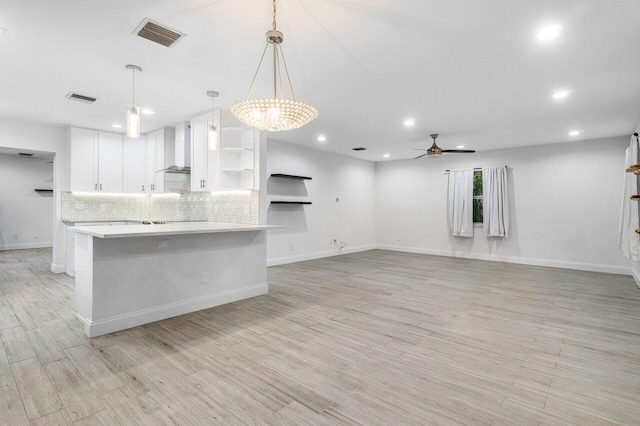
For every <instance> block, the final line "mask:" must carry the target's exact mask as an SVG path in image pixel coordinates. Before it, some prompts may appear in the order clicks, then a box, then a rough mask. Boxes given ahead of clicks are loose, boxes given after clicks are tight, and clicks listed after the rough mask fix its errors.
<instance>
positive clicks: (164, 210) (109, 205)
mask: <svg viewBox="0 0 640 426" xmlns="http://www.w3.org/2000/svg"><path fill="white" fill-rule="evenodd" d="M259 203H260V202H259V192H258V191H224V192H214V193H210V192H191V193H183V194H177V193H166V194H154V195H145V194H99V193H96V194H92V193H74V192H63V193H62V220H64V221H67V222H80V221H92V220H95V221H102V220H109V221H126V220H136V219H137V220H149V221H166V222H169V221H173V222H189V221H209V222H228V223H246V224H252V225H257V224H258V212H259Z"/></svg>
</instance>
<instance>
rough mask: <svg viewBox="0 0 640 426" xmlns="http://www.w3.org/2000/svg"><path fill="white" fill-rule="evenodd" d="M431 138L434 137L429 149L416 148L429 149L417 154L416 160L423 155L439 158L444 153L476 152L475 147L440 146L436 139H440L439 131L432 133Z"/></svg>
mask: <svg viewBox="0 0 640 426" xmlns="http://www.w3.org/2000/svg"><path fill="white" fill-rule="evenodd" d="M431 138H432V139H433V145H431V148H429V149H426V150H425V149H419V148H416V149H417V150H418V151H427V152H425V153H424V154H422V155H419V156H417V157H416V158H414V160H417V159H418V158H422V157H425V156H426V157H434V158H438V157H440V156H441V155H442V154H443V153H451V154H471V153H474V152H476V151H475V150H473V149H442V148H440V147H439V146H438V145H437V144H436V139H438V134H437V133H433V134H432V135H431Z"/></svg>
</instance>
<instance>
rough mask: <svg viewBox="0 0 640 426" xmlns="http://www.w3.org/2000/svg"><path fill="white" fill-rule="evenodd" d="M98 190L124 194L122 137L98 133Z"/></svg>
mask: <svg viewBox="0 0 640 426" xmlns="http://www.w3.org/2000/svg"><path fill="white" fill-rule="evenodd" d="M98 190H99V191H102V192H116V193H117V192H122V135H116V134H113V133H105V132H99V133H98Z"/></svg>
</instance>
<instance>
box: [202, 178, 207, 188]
mask: <svg viewBox="0 0 640 426" xmlns="http://www.w3.org/2000/svg"><path fill="white" fill-rule="evenodd" d="M202 185H203V186H202V187H203V188H206V187H207V180H206V179H202Z"/></svg>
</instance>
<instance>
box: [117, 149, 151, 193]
mask: <svg viewBox="0 0 640 426" xmlns="http://www.w3.org/2000/svg"><path fill="white" fill-rule="evenodd" d="M123 145H124V146H123V190H124V192H127V193H134V194H136V193H146V190H147V189H148V185H147V182H146V179H147V168H146V161H147V143H146V140H145V138H135V139H134V138H129V137H125V138H124V142H123Z"/></svg>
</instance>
